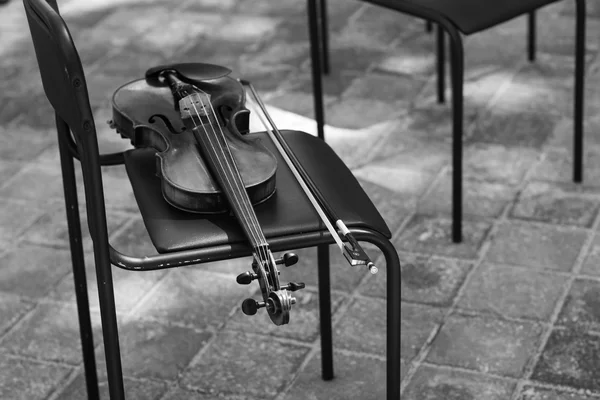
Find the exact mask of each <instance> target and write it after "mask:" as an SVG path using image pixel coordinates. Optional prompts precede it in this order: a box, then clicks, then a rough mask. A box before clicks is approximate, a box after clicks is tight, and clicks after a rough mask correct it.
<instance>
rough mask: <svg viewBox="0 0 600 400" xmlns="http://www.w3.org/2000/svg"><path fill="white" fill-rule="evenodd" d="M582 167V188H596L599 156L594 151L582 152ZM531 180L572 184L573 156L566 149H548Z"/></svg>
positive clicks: (598, 173)
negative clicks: (583, 168)
mask: <svg viewBox="0 0 600 400" xmlns="http://www.w3.org/2000/svg"><path fill="white" fill-rule="evenodd" d="M583 165H584V166H585V170H584V174H585V175H584V181H583V185H584V186H594V187H595V186H598V182H600V156H599V155H598V153H597V152H596V151H593V150H592V149H588V150H587V151H585V152H584V157H583ZM532 178H534V179H540V180H549V181H558V182H572V180H573V154H572V152H571V151H568V150H567V149H550V150H549V151H547V152H546V153H545V156H544V158H543V159H542V161H541V162H540V163H539V164H538V165H536V167H535V169H534V170H533V173H532Z"/></svg>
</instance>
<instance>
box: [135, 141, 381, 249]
mask: <svg viewBox="0 0 600 400" xmlns="http://www.w3.org/2000/svg"><path fill="white" fill-rule="evenodd" d="M282 133H283V135H284V137H285V138H286V141H287V142H288V143H289V145H290V147H291V148H292V149H293V151H294V153H295V154H296V157H297V158H298V159H299V160H300V162H301V163H302V165H303V166H304V168H305V169H306V171H307V172H308V173H309V175H310V176H311V177H312V179H313V181H314V182H315V184H316V185H317V187H318V188H319V189H320V190H321V192H322V193H323V195H324V196H325V198H326V199H327V200H328V201H329V203H330V204H331V206H332V208H333V209H334V210H336V212H337V214H338V216H339V217H340V218H341V219H343V220H344V222H345V223H346V225H347V226H348V227H362V228H370V229H372V230H375V231H378V232H379V233H381V234H383V235H384V236H386V237H388V238H390V237H391V233H390V231H389V229H388V227H387V225H386V223H385V221H384V220H383V219H382V218H381V216H380V215H379V213H378V211H377V210H376V208H375V206H374V205H373V203H372V202H371V200H370V199H369V197H368V196H367V194H366V193H365V192H364V191H363V190H362V188H361V186H360V184H359V183H358V181H357V180H356V178H354V176H353V175H352V173H351V172H350V170H349V169H348V168H347V167H346V166H345V164H344V163H343V162H342V160H340V158H339V157H338V156H337V155H336V154H335V152H334V151H333V150H332V149H331V148H330V147H329V146H328V145H327V144H326V143H325V142H324V141H322V140H320V139H318V138H315V137H313V136H311V135H309V134H307V133H304V132H298V131H282ZM252 135H256V136H258V137H260V138H261V139H262V142H263V143H264V144H265V146H266V147H267V148H269V150H271V151H272V152H273V154H275V155H276V156H277V159H278V166H277V175H276V176H277V190H276V192H275V194H274V195H273V197H271V198H270V199H268V200H267V201H265V202H264V203H262V204H259V205H257V206H256V207H255V211H256V214H257V217H258V219H259V221H260V223H261V225H262V227H263V231H264V233H265V236H266V237H267V239H268V238H269V237H276V236H285V235H290V234H298V233H304V232H314V231H320V230H322V229H323V228H324V227H322V223H321V224H320V219H319V217H318V215H317V213H316V212H315V211H314V209H313V208H312V206H311V204H310V202H309V201H308V199H307V198H306V196H305V195H304V192H303V191H302V189H301V187H300V186H299V185H298V183H297V182H296V181H295V179H294V177H293V175H292V173H291V171H290V170H289V168H288V167H287V165H286V164H285V163H284V161H283V159H281V157H280V156H279V154H278V153H277V151H276V150H275V147H274V145H273V143H272V142H271V140H270V138H269V137H268V136H267V134H266V133H265V132H260V133H253V134H252ZM125 165H126V168H127V173H128V175H129V179H130V180H131V184H132V187H133V191H134V194H135V198H136V200H137V203H138V205H139V208H140V211H141V214H142V217H143V219H144V223H145V225H146V229H147V230H148V233H149V235H150V238H151V239H152V242H153V244H154V246H155V247H156V249H157V251H158V252H159V253H166V252H172V251H178V250H188V249H193V248H200V247H207V246H213V245H222V244H226V243H232V242H244V241H245V238H244V236H243V234H242V231H241V229H240V228H239V225H238V224H237V221H236V220H235V219H234V217H232V216H230V215H227V214H218V215H206V214H204V215H202V214H193V213H187V212H184V211H181V210H178V209H176V208H174V207H172V206H171V205H169V204H168V203H167V202H166V201H165V200H164V199H163V197H162V193H161V188H160V180H159V178H158V177H157V176H156V174H155V166H156V161H155V152H154V150H152V149H135V150H130V151H128V152H126V153H125Z"/></svg>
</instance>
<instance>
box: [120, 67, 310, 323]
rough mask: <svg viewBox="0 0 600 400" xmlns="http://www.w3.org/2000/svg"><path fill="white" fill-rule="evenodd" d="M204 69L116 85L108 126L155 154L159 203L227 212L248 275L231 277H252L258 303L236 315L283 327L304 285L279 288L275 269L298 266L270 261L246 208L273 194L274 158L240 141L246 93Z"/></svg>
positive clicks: (223, 72)
mask: <svg viewBox="0 0 600 400" xmlns="http://www.w3.org/2000/svg"><path fill="white" fill-rule="evenodd" d="M230 73H231V70H229V69H228V68H225V67H221V66H218V65H211V64H197V63H194V64H192V63H188V64H172V65H163V66H158V67H154V68H151V69H149V70H148V71H147V72H146V76H145V79H140V80H137V81H133V82H130V83H128V84H126V85H123V86H121V87H120V88H119V89H117V90H116V92H115V93H114V95H113V98H112V106H113V121H112V123H111V126H112V127H113V128H116V129H117V131H118V132H119V133H120V134H121V136H123V137H125V138H129V139H130V140H131V143H132V144H133V146H134V147H136V148H139V147H151V148H154V149H155V150H156V151H157V152H156V161H157V163H156V173H157V175H158V176H159V177H160V179H161V187H162V193H163V197H164V198H165V200H166V201H167V202H168V203H169V204H171V205H172V206H174V207H177V208H179V209H182V210H185V211H188V212H195V213H222V212H231V213H232V214H233V216H234V217H235V218H236V219H237V221H238V222H239V224H240V227H241V228H242V231H243V232H244V234H245V237H246V238H247V240H248V242H249V244H250V245H251V246H252V250H253V258H254V261H253V263H252V269H253V272H250V271H249V272H246V273H243V274H241V275H239V276H238V278H237V281H238V283H240V284H249V283H250V282H252V281H253V280H258V282H259V286H260V288H261V293H262V297H263V301H262V302H257V301H255V300H253V299H246V300H245V301H244V302H243V304H242V311H243V312H244V313H245V314H247V315H254V314H256V312H257V310H258V309H259V308H263V307H264V308H266V309H267V312H268V314H269V317H270V318H271V320H272V321H273V323H275V324H276V325H283V324H287V323H288V322H289V312H290V309H291V307H292V305H293V304H295V302H296V299H295V298H294V297H292V296H291V292H293V291H296V290H299V289H303V288H304V287H305V285H304V284H303V283H294V282H292V283H290V284H288V285H287V286H281V285H280V283H279V272H278V270H277V264H278V263H279V264H285V265H286V266H289V265H293V264H295V263H296V262H297V261H298V257H297V256H296V255H295V254H292V253H288V254H286V255H285V256H284V257H282V258H281V259H279V260H275V258H274V256H273V254H272V253H271V250H270V249H269V244H268V242H267V240H266V238H265V236H264V233H263V231H262V229H261V227H260V224H259V221H258V219H257V217H256V214H255V212H254V209H253V205H256V204H258V203H261V202H264V201H267V200H268V199H269V198H270V197H271V196H273V194H274V193H275V190H276V187H275V186H276V185H275V175H276V170H277V160H276V158H275V157H274V155H273V154H272V153H271V152H270V151H269V150H268V149H266V148H265V147H264V146H263V145H262V144H261V143H260V142H259V141H258V140H256V139H251V138H249V137H248V136H247V133H248V131H249V114H250V111H249V110H248V109H247V108H245V106H244V105H245V90H244V88H243V86H242V85H241V83H240V82H239V81H237V80H234V79H232V78H231V77H229V76H228V75H229V74H230Z"/></svg>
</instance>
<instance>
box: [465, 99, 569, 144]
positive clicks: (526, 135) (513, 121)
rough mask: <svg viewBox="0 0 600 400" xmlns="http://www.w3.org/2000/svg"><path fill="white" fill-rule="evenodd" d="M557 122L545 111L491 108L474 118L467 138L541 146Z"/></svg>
mask: <svg viewBox="0 0 600 400" xmlns="http://www.w3.org/2000/svg"><path fill="white" fill-rule="evenodd" d="M558 121H559V118H558V117H556V116H551V115H548V114H542V113H523V112H518V111H507V110H502V109H498V108H495V107H492V108H491V109H489V110H488V111H487V112H486V113H485V114H484V115H482V116H480V117H478V118H477V122H476V125H475V127H474V129H473V131H472V133H471V136H470V137H469V141H470V140H473V141H476V142H483V143H495V144H498V145H503V146H507V147H527V148H535V149H540V148H541V147H542V146H543V145H544V143H545V142H546V141H547V139H548V137H550V136H551V135H552V133H553V132H554V129H555V127H556V126H557V124H558Z"/></svg>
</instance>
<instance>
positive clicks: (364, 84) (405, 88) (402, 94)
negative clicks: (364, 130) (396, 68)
mask: <svg viewBox="0 0 600 400" xmlns="http://www.w3.org/2000/svg"><path fill="white" fill-rule="evenodd" d="M424 85H425V80H424V79H419V78H418V77H417V78H415V77H410V76H395V75H390V74H377V73H371V74H367V75H365V76H362V77H359V78H357V79H355V80H354V81H353V82H352V85H350V87H348V90H346V91H345V92H344V94H343V98H344V100H345V99H348V100H352V99H364V100H371V101H373V102H375V101H378V102H379V101H381V102H383V103H386V104H389V105H391V106H392V107H394V108H396V107H402V108H405V107H409V106H410V104H411V103H412V101H413V98H414V97H413V96H412V94H414V93H417V92H419V91H420V90H421V89H422V88H423V86H424ZM367 110H368V112H371V107H368V108H365V109H364V110H363V113H362V116H363V117H365V116H366V115H365V114H366V111H367Z"/></svg>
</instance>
